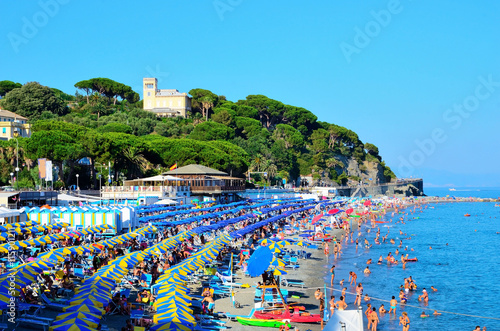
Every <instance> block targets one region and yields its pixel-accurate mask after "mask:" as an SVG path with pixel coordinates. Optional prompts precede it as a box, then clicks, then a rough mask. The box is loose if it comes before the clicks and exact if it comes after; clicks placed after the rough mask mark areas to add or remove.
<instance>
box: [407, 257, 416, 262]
mask: <svg viewBox="0 0 500 331" xmlns="http://www.w3.org/2000/svg"><path fill="white" fill-rule="evenodd" d="M405 261H406V262H417V261H418V259H417V258H416V257H414V258H412V259H405Z"/></svg>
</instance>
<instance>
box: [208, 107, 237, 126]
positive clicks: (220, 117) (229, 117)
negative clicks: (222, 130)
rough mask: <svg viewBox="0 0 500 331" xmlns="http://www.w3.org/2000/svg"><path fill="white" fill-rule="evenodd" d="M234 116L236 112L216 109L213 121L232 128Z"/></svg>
mask: <svg viewBox="0 0 500 331" xmlns="http://www.w3.org/2000/svg"><path fill="white" fill-rule="evenodd" d="M234 115H235V112H234V110H232V109H225V108H216V109H214V114H213V115H212V121H214V122H217V123H221V124H224V125H226V126H230V125H231V124H232V123H233V117H234Z"/></svg>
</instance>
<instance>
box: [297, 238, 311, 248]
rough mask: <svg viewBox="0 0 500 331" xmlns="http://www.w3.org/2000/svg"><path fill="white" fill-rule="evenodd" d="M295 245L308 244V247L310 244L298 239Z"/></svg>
mask: <svg viewBox="0 0 500 331" xmlns="http://www.w3.org/2000/svg"><path fill="white" fill-rule="evenodd" d="M295 245H297V246H306V247H307V246H309V244H308V243H306V242H303V241H302V240H300V241H297V243H295Z"/></svg>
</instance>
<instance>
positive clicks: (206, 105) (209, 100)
mask: <svg viewBox="0 0 500 331" xmlns="http://www.w3.org/2000/svg"><path fill="white" fill-rule="evenodd" d="M189 94H190V95H191V96H192V97H193V98H192V100H191V109H192V111H193V112H199V113H201V115H202V117H205V118H206V119H207V121H208V117H209V114H210V110H212V108H213V107H215V106H217V103H218V101H219V97H218V96H217V95H216V94H214V93H212V92H211V91H209V90H204V89H200V88H196V89H192V90H190V91H189Z"/></svg>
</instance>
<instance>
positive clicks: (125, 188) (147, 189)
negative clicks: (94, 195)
mask: <svg viewBox="0 0 500 331" xmlns="http://www.w3.org/2000/svg"><path fill="white" fill-rule="evenodd" d="M102 191H103V192H105V193H109V192H166V193H174V192H189V186H103V188H102Z"/></svg>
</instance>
